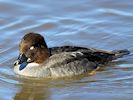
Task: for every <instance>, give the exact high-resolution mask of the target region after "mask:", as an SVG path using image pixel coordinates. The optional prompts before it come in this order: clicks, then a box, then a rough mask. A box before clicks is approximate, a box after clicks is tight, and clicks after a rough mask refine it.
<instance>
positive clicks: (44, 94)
mask: <svg viewBox="0 0 133 100" xmlns="http://www.w3.org/2000/svg"><path fill="white" fill-rule="evenodd" d="M42 84H43V83H42ZM42 84H40V83H39V82H24V83H23V84H22V85H21V87H22V88H20V91H18V92H17V93H16V95H15V96H14V100H45V99H50V91H49V89H48V83H44V84H45V86H44V85H42Z"/></svg>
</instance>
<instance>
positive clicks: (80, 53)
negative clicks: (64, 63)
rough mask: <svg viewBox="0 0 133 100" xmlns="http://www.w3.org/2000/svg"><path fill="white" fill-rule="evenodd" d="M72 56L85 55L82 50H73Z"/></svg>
mask: <svg viewBox="0 0 133 100" xmlns="http://www.w3.org/2000/svg"><path fill="white" fill-rule="evenodd" d="M71 55H72V56H74V57H77V56H78V55H84V54H83V53H82V52H80V51H79V52H72V54H71Z"/></svg>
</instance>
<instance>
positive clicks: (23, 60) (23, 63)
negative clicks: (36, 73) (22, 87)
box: [14, 54, 28, 70]
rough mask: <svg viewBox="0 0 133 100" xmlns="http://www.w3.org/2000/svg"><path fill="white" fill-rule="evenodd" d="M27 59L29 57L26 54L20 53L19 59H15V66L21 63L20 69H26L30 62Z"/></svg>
mask: <svg viewBox="0 0 133 100" xmlns="http://www.w3.org/2000/svg"><path fill="white" fill-rule="evenodd" d="M27 59H28V58H27V57H26V56H25V55H24V54H20V55H19V57H18V59H17V60H16V61H15V63H14V66H16V65H20V67H19V70H22V69H24V68H25V67H26V66H27V64H28V62H27Z"/></svg>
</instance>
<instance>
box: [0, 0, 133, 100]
mask: <svg viewBox="0 0 133 100" xmlns="http://www.w3.org/2000/svg"><path fill="white" fill-rule="evenodd" d="M0 32H1V35H0V100H45V99H46V100H89V99H90V100H103V99H104V100H106V99H108V100H133V54H132V52H133V2H132V1H131V0H71V1H68V0H54V1H52V0H43V1H42V0H36V1H35V0H0ZM27 32H37V33H41V34H42V35H43V36H45V39H46V42H47V44H48V46H49V47H54V46H63V45H76V46H84V47H93V48H99V49H106V50H114V49H129V50H130V51H131V54H130V55H129V56H125V57H123V58H120V59H118V60H116V61H114V62H113V63H111V64H108V65H106V67H104V68H102V69H101V70H99V71H98V72H97V74H96V75H93V76H88V75H83V76H76V77H72V78H63V79H57V80H54V79H37V78H25V77H19V76H17V75H16V74H15V73H14V72H13V67H12V65H13V61H14V60H15V59H16V58H17V56H18V44H19V42H20V39H21V38H22V37H23V36H24V34H25V33H27Z"/></svg>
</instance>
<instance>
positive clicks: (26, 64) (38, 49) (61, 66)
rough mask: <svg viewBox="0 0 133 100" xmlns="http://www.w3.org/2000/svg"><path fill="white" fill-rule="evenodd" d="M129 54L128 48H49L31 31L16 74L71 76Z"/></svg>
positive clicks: (21, 48)
mask: <svg viewBox="0 0 133 100" xmlns="http://www.w3.org/2000/svg"><path fill="white" fill-rule="evenodd" d="M129 53H130V52H129V50H127V49H124V50H112V51H107V50H99V49H94V48H86V47H80V46H57V47H51V48H48V46H47V44H46V42H45V38H44V37H43V36H42V35H41V34H38V33H34V32H29V33H27V34H25V35H24V36H23V38H22V39H21V41H20V44H19V56H18V58H17V59H16V61H15V63H14V72H15V73H16V74H17V75H21V76H27V77H43V78H59V77H71V76H75V75H80V74H84V73H92V72H93V71H97V70H98V69H99V68H100V67H99V66H101V65H104V64H106V63H108V62H111V61H113V60H115V59H117V58H120V57H123V56H124V55H128V54H129Z"/></svg>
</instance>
